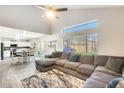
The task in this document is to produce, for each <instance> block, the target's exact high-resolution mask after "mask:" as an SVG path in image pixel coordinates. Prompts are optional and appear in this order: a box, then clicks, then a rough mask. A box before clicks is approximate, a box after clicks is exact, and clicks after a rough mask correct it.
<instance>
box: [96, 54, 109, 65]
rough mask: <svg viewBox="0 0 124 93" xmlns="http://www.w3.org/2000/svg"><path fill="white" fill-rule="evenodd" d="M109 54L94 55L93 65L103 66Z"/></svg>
mask: <svg viewBox="0 0 124 93" xmlns="http://www.w3.org/2000/svg"><path fill="white" fill-rule="evenodd" d="M108 58H109V56H104V55H95V56H94V65H95V66H105V64H106V63H107V61H108Z"/></svg>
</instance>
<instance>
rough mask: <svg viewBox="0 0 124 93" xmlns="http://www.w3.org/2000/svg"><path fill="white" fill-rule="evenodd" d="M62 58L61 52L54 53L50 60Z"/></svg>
mask: <svg viewBox="0 0 124 93" xmlns="http://www.w3.org/2000/svg"><path fill="white" fill-rule="evenodd" d="M61 56H62V52H59V51H56V52H52V58H60V57H61Z"/></svg>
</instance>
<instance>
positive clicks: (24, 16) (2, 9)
mask: <svg viewBox="0 0 124 93" xmlns="http://www.w3.org/2000/svg"><path fill="white" fill-rule="evenodd" d="M55 7H57V8H63V7H67V8H68V9H69V10H74V9H85V8H106V7H120V6H111V5H109V6H107V5H55ZM43 14H44V11H42V10H41V9H38V8H37V7H35V6H34V5H2V6H0V26H5V27H11V28H16V29H22V30H26V31H32V32H39V33H44V34H50V33H51V32H50V27H51V25H50V22H49V19H47V18H42V17H41V16H42V15H43ZM0 31H3V30H0ZM6 32H7V33H9V34H11V31H9V30H7V31H6ZM0 34H1V33H0ZM3 36H4V37H5V36H6V37H9V35H6V33H4V34H3ZM14 36H15V35H14ZM11 37H13V35H10V38H11Z"/></svg>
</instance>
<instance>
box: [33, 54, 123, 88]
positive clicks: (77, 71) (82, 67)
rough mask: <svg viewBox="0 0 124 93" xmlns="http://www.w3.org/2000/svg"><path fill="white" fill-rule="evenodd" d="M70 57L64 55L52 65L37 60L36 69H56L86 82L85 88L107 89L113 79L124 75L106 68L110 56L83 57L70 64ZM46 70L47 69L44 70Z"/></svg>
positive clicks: (53, 61) (55, 59) (52, 62)
mask: <svg viewBox="0 0 124 93" xmlns="http://www.w3.org/2000/svg"><path fill="white" fill-rule="evenodd" d="M69 56H70V53H63V54H62V57H61V58H54V59H52V61H51V64H50V65H49V63H50V60H49V61H48V62H46V61H45V62H43V60H36V61H35V63H36V69H37V70H39V71H47V70H50V69H53V68H54V69H57V70H60V71H63V72H65V73H68V74H71V75H73V76H75V77H78V78H80V79H83V80H85V81H86V82H85V83H84V84H83V85H82V87H84V88H105V87H106V85H107V84H108V82H110V81H111V80H112V79H114V78H118V77H121V76H122V75H124V70H123V71H121V73H116V72H114V71H112V70H110V69H107V68H106V67H105V64H106V62H107V61H108V58H109V56H104V55H82V56H80V58H79V60H78V61H77V62H70V61H69ZM41 61H42V62H41ZM43 64H47V65H43ZM44 68H47V69H46V70H44ZM48 68H49V69H48Z"/></svg>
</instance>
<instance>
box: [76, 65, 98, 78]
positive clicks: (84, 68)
mask: <svg viewBox="0 0 124 93" xmlns="http://www.w3.org/2000/svg"><path fill="white" fill-rule="evenodd" d="M95 68H96V66H94V65H90V64H81V65H80V66H79V67H78V68H77V71H78V72H80V73H82V74H85V75H88V76H90V75H91V74H92V73H93V71H94V69H95Z"/></svg>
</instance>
